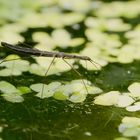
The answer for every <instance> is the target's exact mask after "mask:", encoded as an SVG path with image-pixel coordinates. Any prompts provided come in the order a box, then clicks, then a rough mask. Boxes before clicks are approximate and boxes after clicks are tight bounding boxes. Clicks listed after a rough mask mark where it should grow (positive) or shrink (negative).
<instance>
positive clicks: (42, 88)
mask: <svg viewBox="0 0 140 140" xmlns="http://www.w3.org/2000/svg"><path fill="white" fill-rule="evenodd" d="M55 58H56V57H55V56H54V57H53V59H52V61H51V63H50V65H49V67H48V69H47V71H46V72H45V75H44V76H47V73H48V72H49V70H50V68H51V66H52V64H53V62H54V60H55ZM44 86H45V85H44V84H43V86H42V90H41V98H43V92H44Z"/></svg>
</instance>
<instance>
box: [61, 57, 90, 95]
mask: <svg viewBox="0 0 140 140" xmlns="http://www.w3.org/2000/svg"><path fill="white" fill-rule="evenodd" d="M62 59H63V61H64V62H65V63H66V64H67V65H69V66H70V67H71V69H72V70H73V71H74V72H75V73H77V74H78V76H79V77H80V78H81V80H82V83H83V84H84V86H85V89H86V91H87V93H88V89H87V86H86V83H85V82H84V80H83V78H82V75H81V74H80V73H79V72H78V71H77V70H76V69H74V68H73V67H72V66H71V64H69V63H68V62H67V61H66V60H65V58H62Z"/></svg>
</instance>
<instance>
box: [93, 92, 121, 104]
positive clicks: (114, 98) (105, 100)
mask: <svg viewBox="0 0 140 140" xmlns="http://www.w3.org/2000/svg"><path fill="white" fill-rule="evenodd" d="M119 95H120V92H118V91H110V92H108V93H105V94H103V95H99V96H97V97H95V100H94V103H95V104H98V105H104V106H111V105H116V104H117V102H118V99H119Z"/></svg>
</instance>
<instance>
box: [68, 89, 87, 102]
mask: <svg viewBox="0 0 140 140" xmlns="http://www.w3.org/2000/svg"><path fill="white" fill-rule="evenodd" d="M86 96H87V94H84V93H82V92H74V93H73V94H72V95H71V96H70V97H69V100H70V101H71V102H73V103H81V102H83V101H84V100H85V99H86Z"/></svg>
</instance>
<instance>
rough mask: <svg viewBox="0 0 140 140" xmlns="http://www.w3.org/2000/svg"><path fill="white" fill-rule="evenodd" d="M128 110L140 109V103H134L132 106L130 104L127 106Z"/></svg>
mask: <svg viewBox="0 0 140 140" xmlns="http://www.w3.org/2000/svg"><path fill="white" fill-rule="evenodd" d="M126 110H127V111H129V112H135V111H140V104H135V105H132V106H128V107H127V108H126Z"/></svg>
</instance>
